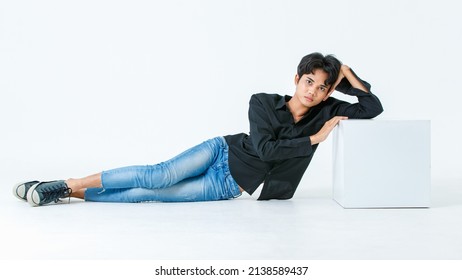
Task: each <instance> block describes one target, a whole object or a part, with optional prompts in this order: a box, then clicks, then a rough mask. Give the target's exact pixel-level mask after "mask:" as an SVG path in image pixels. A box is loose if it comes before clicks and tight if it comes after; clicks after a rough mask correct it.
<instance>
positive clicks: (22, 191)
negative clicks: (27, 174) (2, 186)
mask: <svg viewBox="0 0 462 280" xmlns="http://www.w3.org/2000/svg"><path fill="white" fill-rule="evenodd" d="M28 182H32V181H24V182H20V183H17V184H16V185H14V187H13V195H14V196H16V197H17V198H18V199H20V200H22V201H27V195H26V183H28Z"/></svg>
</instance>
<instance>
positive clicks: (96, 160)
mask: <svg viewBox="0 0 462 280" xmlns="http://www.w3.org/2000/svg"><path fill="white" fill-rule="evenodd" d="M456 3H457V1H449V0H442V1H427V0H424V1H419V2H418V3H417V2H415V1H403V0H399V1H398V0H397V1H380V2H378V1H360V0H351V1H329V2H327V1H306V0H303V1H276V0H271V1H269V0H265V1H243V0H236V1H205V0H203V1H186V0H176V1H101V0H97V1H94V0H92V1H2V2H1V3H0V96H1V99H0V122H1V123H0V132H1V135H2V136H1V138H0V141H1V142H0V155H1V165H0V167H1V168H0V170H1V173H2V177H3V179H2V183H3V182H4V183H5V184H2V188H8V189H9V188H10V183H12V182H15V181H18V180H22V179H28V178H38V179H42V180H43V179H57V178H58V179H60V178H68V177H79V176H84V175H87V174H91V173H95V172H99V171H101V170H105V169H109V168H113V167H119V166H124V165H131V164H150V163H156V162H158V161H162V160H165V159H168V158H170V157H171V156H174V155H176V154H177V153H179V152H181V151H183V150H184V149H186V148H189V147H191V146H193V145H195V144H198V143H200V142H201V141H203V140H206V139H208V138H210V137H214V136H218V135H227V134H233V133H239V132H248V130H249V128H248V120H247V110H248V100H249V97H250V95H251V94H253V93H257V92H270V93H273V92H275V93H280V94H290V95H291V94H293V91H294V88H295V87H294V84H293V78H294V75H295V71H296V66H297V65H298V62H299V60H300V58H301V57H302V56H304V55H305V54H308V53H310V52H313V51H320V52H322V53H324V54H328V53H333V54H335V55H336V56H337V57H338V58H339V59H340V60H342V61H343V62H344V63H345V64H348V65H350V66H351V67H352V68H354V69H355V71H356V72H357V73H358V75H359V76H360V77H361V78H363V79H365V80H367V81H368V82H370V83H371V84H372V90H373V92H374V93H375V94H376V95H377V96H379V97H380V99H381V101H382V103H383V106H384V108H385V112H384V113H383V114H382V115H380V116H379V117H378V118H379V119H430V120H431V122H432V179H433V183H434V184H445V183H448V182H453V183H454V182H460V181H461V177H462V175H461V174H462V172H460V164H459V161H458V159H459V158H461V157H462V150H460V149H459V150H456V148H455V147H456V146H457V144H458V143H460V142H461V140H462V139H461V133H460V120H459V118H460V116H461V113H460V109H459V108H460V101H461V97H460V93H459V91H460V87H459V85H458V84H459V78H460V74H461V73H460V65H461V62H462V58H461V56H460V49H462V43H461V42H462V39H461V36H462V32H461V30H460V26H461V25H462V20H461V19H460V15H459V10H460V9H459V8H458V6H457V4H456ZM335 96H336V97H338V98H343V96H342V94H340V93H335ZM350 101H354V100H350ZM396 137H400V136H399V135H396ZM329 141H330V140H328V141H327V142H326V143H324V145H322V146H321V147H320V149H319V150H318V153H317V155H316V156H315V158H314V160H313V163H312V165H311V166H310V167H309V169H308V171H307V173H306V176H305V177H304V181H303V185H302V186H303V187H301V188H300V191H299V193H302V194H303V192H306V193H314V192H313V190H318V191H323V190H324V191H329V192H330V190H329V188H330V184H331V145H330V143H329Z"/></svg>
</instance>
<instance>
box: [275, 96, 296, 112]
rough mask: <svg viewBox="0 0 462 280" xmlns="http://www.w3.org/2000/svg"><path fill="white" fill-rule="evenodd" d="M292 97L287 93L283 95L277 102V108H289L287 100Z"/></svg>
mask: <svg viewBox="0 0 462 280" xmlns="http://www.w3.org/2000/svg"><path fill="white" fill-rule="evenodd" d="M290 99H292V96H289V95H285V96H281V98H280V99H279V100H278V101H277V102H276V107H275V108H276V110H285V109H287V104H286V103H287V102H289V100H290Z"/></svg>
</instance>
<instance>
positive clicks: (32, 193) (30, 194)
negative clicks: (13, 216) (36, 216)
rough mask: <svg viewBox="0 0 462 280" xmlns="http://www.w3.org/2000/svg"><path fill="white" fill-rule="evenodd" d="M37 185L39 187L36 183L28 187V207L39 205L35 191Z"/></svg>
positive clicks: (38, 198)
mask: <svg viewBox="0 0 462 280" xmlns="http://www.w3.org/2000/svg"><path fill="white" fill-rule="evenodd" d="M38 185H40V183H37V184H35V185H33V186H32V187H30V189H29V191H28V192H27V202H29V205H30V206H34V207H35V206H39V205H40V196H39V195H38V193H37V192H36V191H35V189H36V188H37V186H38Z"/></svg>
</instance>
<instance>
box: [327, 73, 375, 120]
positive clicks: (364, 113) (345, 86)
mask: <svg viewBox="0 0 462 280" xmlns="http://www.w3.org/2000/svg"><path fill="white" fill-rule="evenodd" d="M351 72H352V73H353V74H354V75H355V76H356V78H358V80H359V81H361V82H362V84H363V85H364V86H365V87H366V88H367V90H368V92H365V91H362V90H360V89H357V88H354V87H352V85H351V84H350V82H349V81H348V79H347V78H343V79H342V81H341V82H340V83H339V84H338V85H337V87H336V88H335V90H336V91H339V92H342V93H344V94H347V95H352V96H356V97H357V98H358V103H353V104H350V103H347V102H343V103H341V104H340V105H339V107H338V108H337V113H336V115H338V116H346V117H349V118H351V119H372V118H375V117H376V116H378V115H380V114H381V113H382V112H383V107H382V104H381V103H380V100H379V99H378V98H377V96H375V95H374V94H373V93H372V92H371V85H370V84H369V83H367V82H366V81H363V80H361V79H360V78H359V77H358V76H357V75H356V73H355V72H353V70H351Z"/></svg>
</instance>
